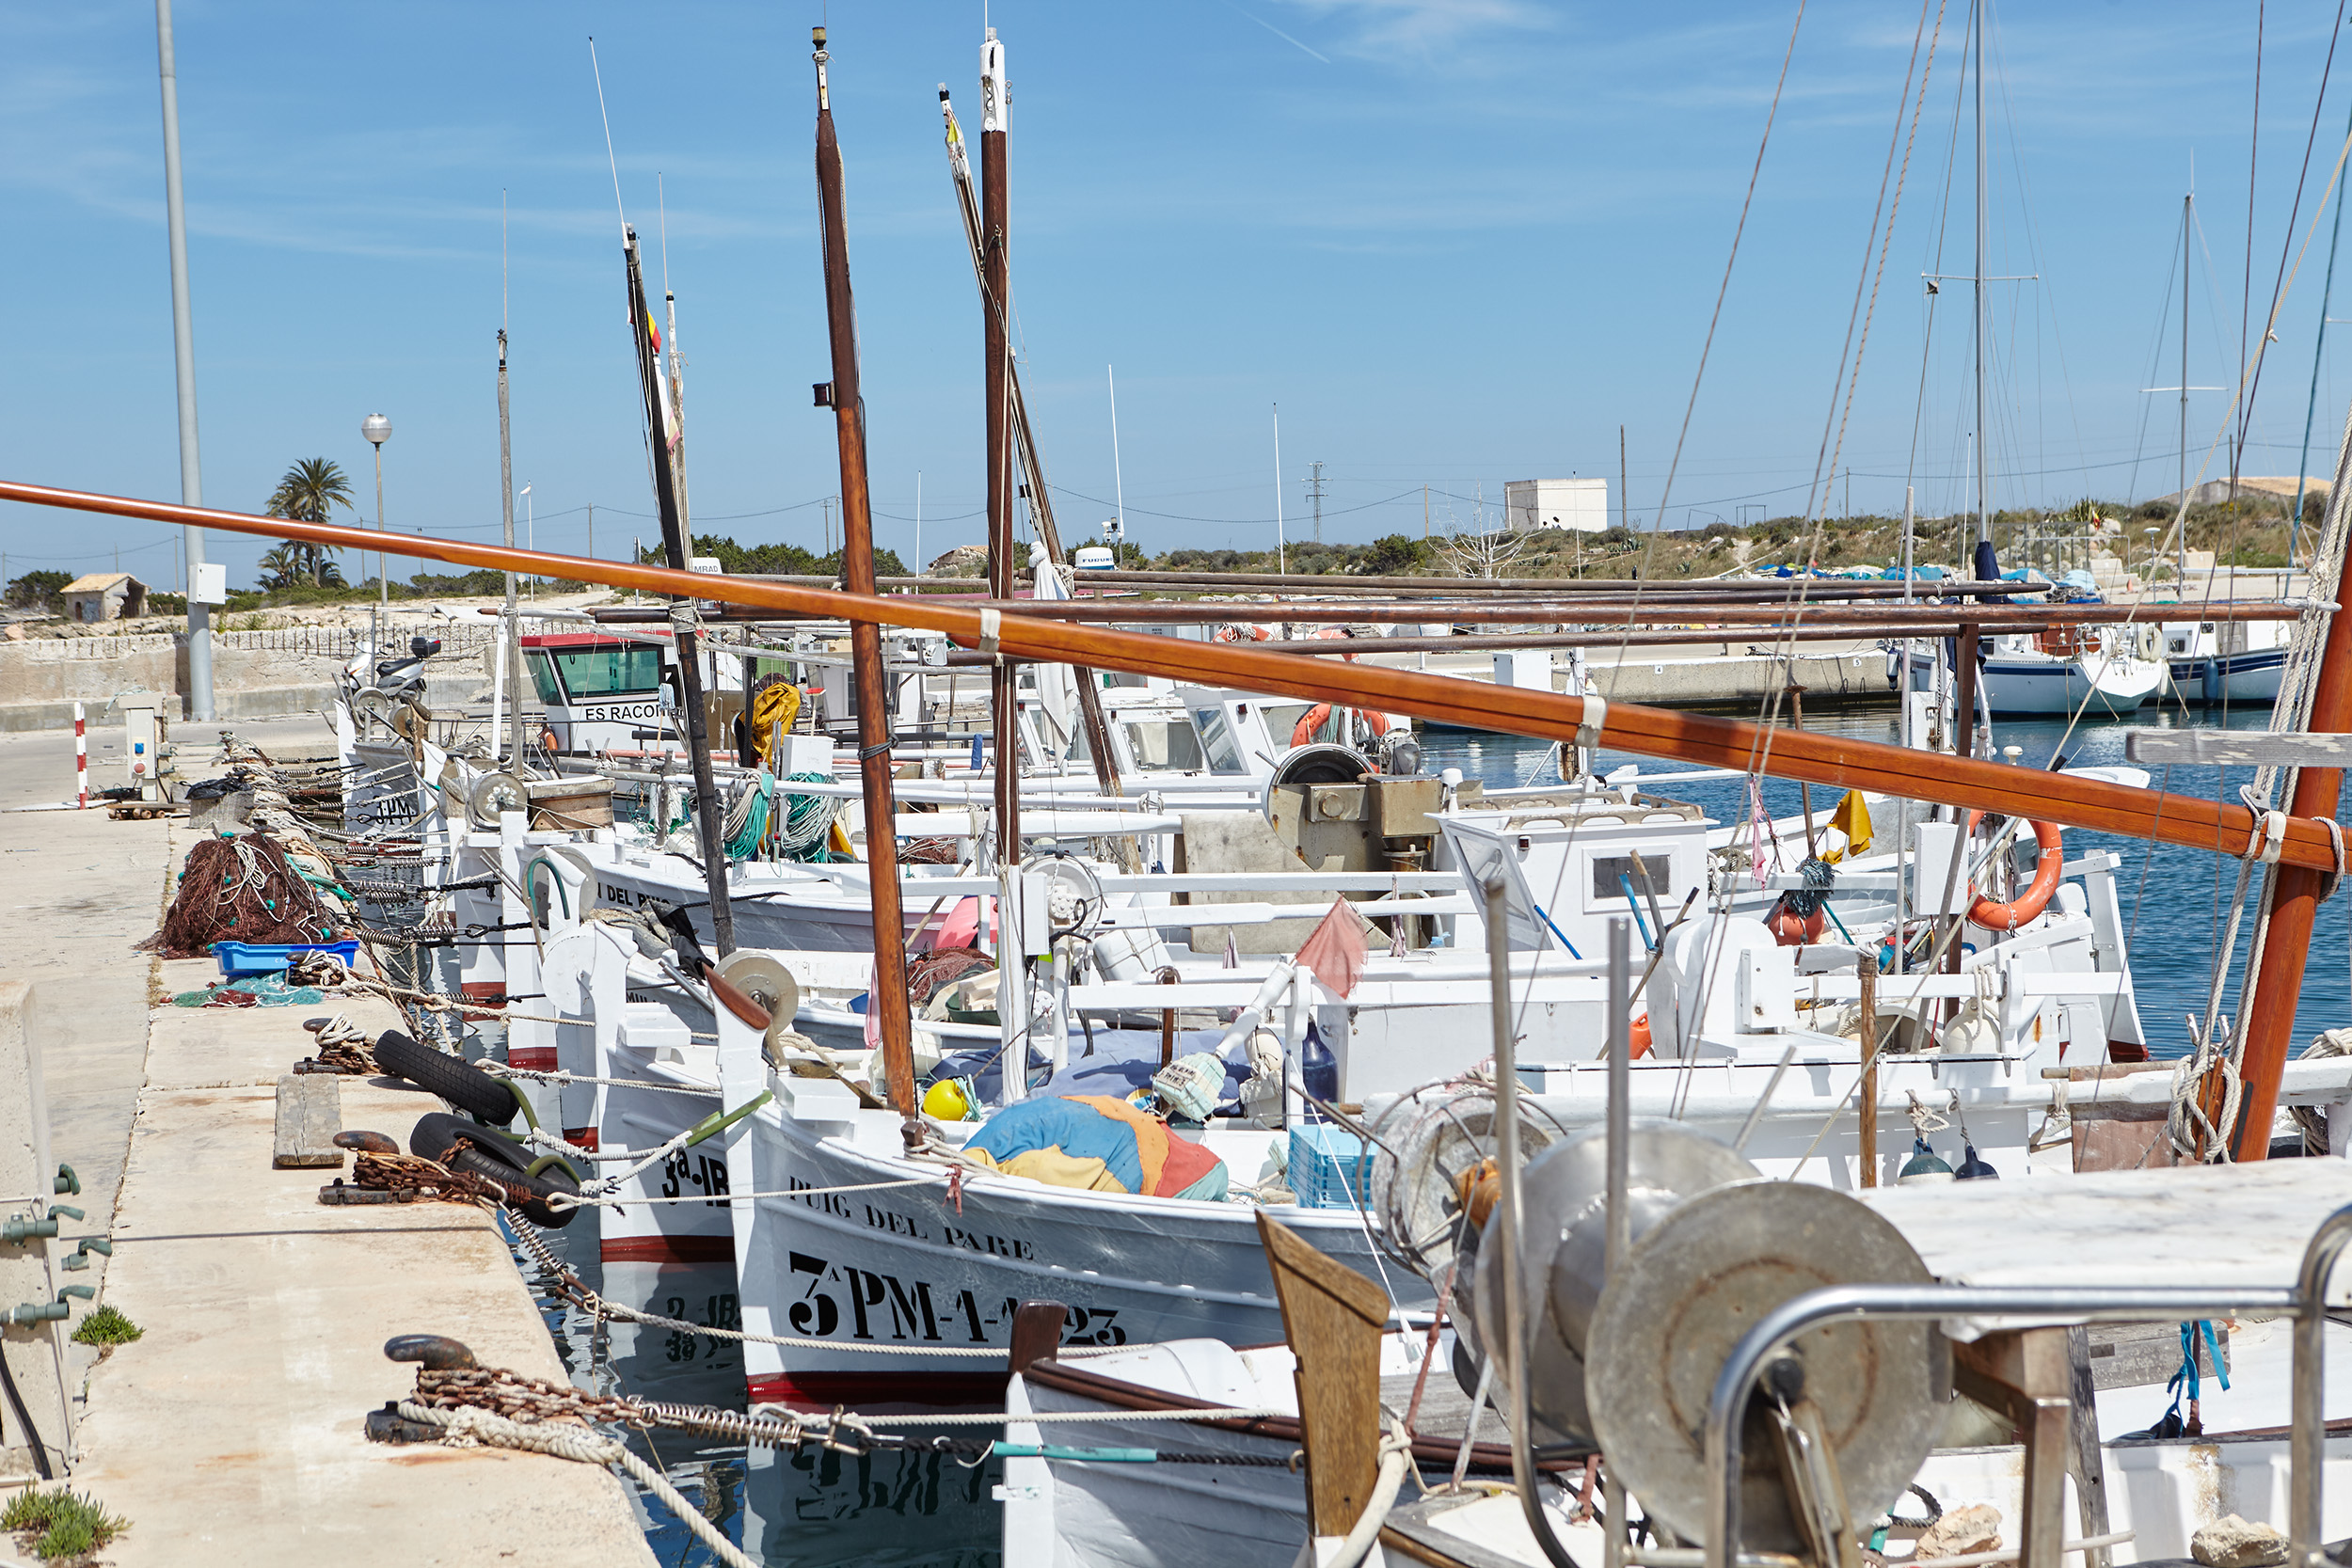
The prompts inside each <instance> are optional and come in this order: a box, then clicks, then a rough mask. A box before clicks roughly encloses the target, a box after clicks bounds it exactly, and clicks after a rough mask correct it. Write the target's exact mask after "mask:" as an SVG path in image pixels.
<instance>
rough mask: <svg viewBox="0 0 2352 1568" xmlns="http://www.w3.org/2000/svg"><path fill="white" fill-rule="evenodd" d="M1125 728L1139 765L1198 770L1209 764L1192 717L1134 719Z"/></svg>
mask: <svg viewBox="0 0 2352 1568" xmlns="http://www.w3.org/2000/svg"><path fill="white" fill-rule="evenodd" d="M1123 728H1125V730H1126V732H1127V749H1128V750H1129V751H1130V752H1134V753H1135V758H1136V767H1137V768H1161V769H1167V770H1169V771H1173V772H1178V773H1198V772H1200V771H1201V770H1202V769H1203V768H1206V767H1207V766H1208V765H1207V763H1206V762H1205V761H1204V760H1203V759H1202V757H1201V755H1200V735H1199V734H1198V733H1197V732H1195V731H1194V729H1193V727H1192V721H1191V720H1189V719H1130V720H1128V721H1126V722H1125V724H1124V725H1123Z"/></svg>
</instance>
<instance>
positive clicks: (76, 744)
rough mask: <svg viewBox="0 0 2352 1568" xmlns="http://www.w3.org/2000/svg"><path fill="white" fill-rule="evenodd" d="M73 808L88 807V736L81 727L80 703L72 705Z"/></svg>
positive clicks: (80, 809) (82, 808) (86, 808)
mask: <svg viewBox="0 0 2352 1568" xmlns="http://www.w3.org/2000/svg"><path fill="white" fill-rule="evenodd" d="M73 809H74V810H75V811H87V810H88V809H89V736H88V735H87V733H86V732H85V731H84V730H83V728H82V705H81V704H79V703H76V704H74V705H73Z"/></svg>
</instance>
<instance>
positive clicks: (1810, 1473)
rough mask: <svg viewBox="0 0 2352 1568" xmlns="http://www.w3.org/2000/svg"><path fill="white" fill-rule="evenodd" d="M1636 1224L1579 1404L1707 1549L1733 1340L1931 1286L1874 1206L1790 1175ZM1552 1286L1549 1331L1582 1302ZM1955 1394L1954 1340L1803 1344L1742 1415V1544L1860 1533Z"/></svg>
mask: <svg viewBox="0 0 2352 1568" xmlns="http://www.w3.org/2000/svg"><path fill="white" fill-rule="evenodd" d="M1596 1143H1597V1140H1596ZM1638 1147H1639V1146H1638V1145H1637V1148H1638ZM1636 1158H1637V1160H1638V1159H1639V1155H1638V1154H1637V1156H1636ZM1532 1174H1533V1173H1532V1172H1531V1175H1532ZM1637 1232H1638V1233H1637V1234H1636V1236H1635V1238H1634V1241H1633V1244H1632V1246H1631V1247H1630V1248H1629V1250H1628V1252H1627V1254H1626V1258H1625V1262H1624V1266H1623V1268H1622V1269H1621V1271H1620V1272H1619V1273H1618V1274H1617V1275H1614V1276H1613V1277H1611V1278H1610V1279H1608V1280H1607V1281H1606V1282H1605V1283H1604V1284H1603V1286H1602V1288H1601V1290H1600V1292H1599V1296H1598V1299H1597V1303H1595V1304H1593V1306H1592V1307H1591V1310H1590V1317H1589V1322H1588V1326H1587V1328H1586V1329H1585V1332H1584V1335H1583V1345H1582V1349H1583V1353H1584V1362H1585V1366H1586V1369H1587V1370H1586V1373H1585V1377H1584V1397H1585V1400H1586V1402H1587V1403H1588V1405H1589V1408H1590V1415H1591V1419H1592V1432H1593V1435H1594V1436H1595V1437H1596V1438H1597V1439H1598V1441H1599V1443H1600V1446H1601V1450H1602V1452H1603V1453H1604V1454H1606V1455H1607V1457H1608V1463H1609V1465H1610V1468H1611V1472H1612V1474H1613V1476H1615V1477H1616V1478H1618V1479H1620V1480H1622V1481H1624V1482H1625V1484H1626V1487H1627V1489H1628V1490H1629V1491H1630V1492H1631V1493H1632V1494H1633V1495H1634V1496H1636V1497H1640V1498H1641V1499H1642V1504H1643V1507H1644V1508H1645V1509H1646V1510H1647V1511H1648V1513H1649V1514H1650V1515H1651V1517H1653V1518H1655V1519H1658V1520H1659V1521H1661V1522H1662V1523H1663V1524H1665V1525H1666V1526H1667V1527H1668V1528H1671V1529H1673V1530H1674V1531H1675V1532H1676V1533H1677V1534H1678V1535H1680V1536H1682V1537H1684V1538H1685V1539H1686V1540H1698V1539H1701V1538H1703V1537H1704V1535H1705V1533H1706V1528H1707V1495H1708V1476H1707V1469H1706V1465H1705V1462H1704V1457H1703V1455H1702V1452H1701V1449H1700V1442H1701V1433H1702V1431H1703V1430H1704V1427H1705V1423H1706V1418H1707V1408H1708V1396H1709V1394H1710V1392H1711V1390H1712V1389H1713V1386H1714V1383H1715V1378H1716V1375H1717V1374H1718V1373H1719V1372H1720V1371H1721V1370H1722V1369H1723V1366H1724V1361H1725V1360H1726V1359H1727V1358H1728V1357H1729V1355H1730V1353H1731V1351H1732V1348H1733V1347H1734V1346H1735V1345H1737V1344H1738V1343H1739V1341H1740V1338H1741V1337H1742V1336H1744V1335H1745V1334H1746V1333H1747V1331H1748V1330H1749V1329H1750V1328H1751V1327H1753V1326H1754V1325H1755V1324H1756V1322H1757V1321H1758V1320H1759V1319H1761V1318H1762V1317H1763V1316H1764V1315H1765V1314H1766V1313H1767V1312H1770V1311H1771V1310H1772V1308H1774V1307H1778V1306H1780V1305H1781V1304H1782V1303H1784V1302H1786V1301H1788V1300H1789V1299H1791V1298H1792V1297H1795V1296H1799V1295H1802V1294H1804V1293H1805V1292H1807V1291H1816V1290H1820V1289H1821V1288H1823V1287H1825V1286H1832V1285H1860V1284H1915V1285H1926V1284H1931V1283H1932V1282H1933V1280H1932V1276H1931V1275H1930V1274H1929V1273H1928V1270H1927V1265H1925V1264H1924V1263H1922V1262H1921V1261H1920V1260H1919V1255H1918V1254H1917V1253H1916V1252H1915V1251H1914V1250H1913V1249H1912V1246H1911V1243H1909V1242H1907V1241H1905V1240H1904V1239H1903V1237H1902V1234H1901V1232H1899V1230H1897V1229H1896V1228H1895V1227H1894V1226H1893V1225H1891V1224H1889V1223H1888V1222H1887V1221H1886V1220H1885V1219H1884V1218H1883V1217H1882V1216H1880V1214H1879V1213H1878V1212H1876V1211H1874V1210H1872V1209H1870V1208H1868V1207H1867V1206H1866V1205H1864V1204H1862V1203H1860V1202H1857V1201H1856V1200H1855V1199H1853V1198H1851V1197H1848V1196H1845V1195H1844V1194H1842V1193H1837V1192H1834V1191H1832V1190H1831V1189H1829V1188H1827V1187H1815V1186H1808V1185H1804V1184H1801V1183H1798V1182H1794V1181H1764V1180H1755V1181H1743V1182H1740V1183H1739V1184H1737V1185H1734V1186H1727V1187H1718V1188H1716V1189H1715V1190H1713V1191H1711V1192H1706V1193H1702V1194H1700V1195H1698V1196H1694V1197H1691V1198H1689V1199H1687V1200H1686V1201H1684V1202H1682V1203H1680V1204H1679V1205H1677V1206H1675V1207H1673V1208H1672V1209H1671V1210H1669V1211H1668V1212H1665V1213H1663V1214H1662V1215H1660V1216H1658V1217H1657V1218H1656V1219H1655V1220H1654V1221H1653V1222H1652V1223H1650V1224H1649V1225H1648V1226H1647V1227H1639V1222H1638V1221H1637ZM1531 1250H1532V1248H1531ZM1558 1275H1559V1270H1558V1269H1557V1268H1556V1267H1555V1269H1554V1281H1555V1285H1556V1284H1557V1281H1558ZM1550 1294H1551V1301H1550V1303H1549V1316H1550V1318H1551V1319H1552V1320H1553V1321H1560V1320H1567V1319H1573V1318H1574V1317H1576V1316H1577V1314H1578V1313H1579V1312H1580V1311H1581V1310H1582V1309H1583V1307H1582V1301H1581V1297H1580V1296H1579V1295H1578V1294H1577V1292H1575V1291H1566V1292H1564V1291H1560V1290H1558V1289H1555V1290H1554V1291H1552V1292H1550ZM1564 1295H1566V1296H1567V1297H1568V1298H1569V1299H1567V1300H1566V1301H1565V1302H1564V1301H1563V1296H1564ZM1564 1307H1565V1310H1564ZM1950 1387H1951V1351H1950V1347H1949V1345H1948V1344H1947V1342H1946V1341H1945V1339H1944V1338H1943V1337H1942V1335H1940V1334H1938V1333H1937V1332H1935V1331H1934V1329H1933V1327H1932V1325H1931V1324H1928V1323H1916V1322H1900V1323H1899V1322H1888V1321H1883V1320H1881V1321H1876V1322H1870V1321H1865V1322H1850V1323H1833V1324H1829V1325H1826V1326H1823V1327H1820V1328H1815V1329H1811V1330H1808V1331H1807V1332H1805V1333H1804V1334H1802V1335H1800V1336H1798V1337H1797V1338H1796V1339H1795V1340H1793V1341H1791V1343H1790V1345H1789V1346H1788V1349H1787V1350H1785V1351H1783V1352H1782V1353H1781V1354H1780V1355H1778V1356H1777V1357H1775V1358H1774V1359H1773V1361H1772V1362H1771V1363H1770V1364H1769V1365H1768V1366H1767V1368H1766V1370H1765V1376H1764V1377H1763V1378H1761V1379H1759V1386H1758V1388H1757V1390H1756V1393H1755V1394H1754V1395H1752V1396H1751V1399H1750V1401H1749V1405H1748V1409H1747V1412H1746V1414H1745V1416H1744V1418H1743V1420H1744V1425H1743V1427H1742V1429H1741V1431H1742V1448H1741V1454H1742V1463H1743V1466H1744V1468H1743V1470H1742V1474H1741V1476H1740V1497H1741V1501H1740V1520H1741V1529H1740V1545H1741V1547H1742V1549H1744V1550H1749V1551H1794V1552H1803V1553H1806V1554H1808V1555H1814V1554H1818V1552H1819V1551H1820V1545H1821V1543H1822V1541H1823V1539H1824V1538H1825V1537H1830V1538H1836V1537H1843V1538H1845V1539H1847V1540H1851V1534H1852V1532H1853V1531H1854V1530H1855V1529H1858V1528H1862V1525H1863V1524H1865V1523H1867V1520H1869V1519H1871V1518H1873V1517H1875V1516H1876V1515H1878V1514H1879V1513H1883V1512H1885V1510H1886V1509H1887V1508H1888V1506H1889V1505H1891V1504H1892V1503H1893V1502H1894V1501H1895V1499H1896V1497H1898V1496H1899V1494H1900V1493H1901V1492H1902V1489H1903V1488H1904V1487H1905V1486H1906V1485H1908V1484H1909V1483H1910V1482H1911V1481H1912V1479H1913V1478H1914V1477H1915V1476H1916V1475H1917V1474H1918V1471H1919V1465H1920V1464H1921V1463H1922V1462H1923V1461H1925V1460H1926V1458H1927V1456H1928V1449H1929V1448H1930V1447H1931V1444H1932V1443H1933V1441H1934V1438H1935V1433H1936V1432H1937V1429H1938V1428H1939V1427H1940V1426H1941V1424H1942V1422H1943V1418H1944V1415H1945V1406H1946V1404H1947V1401H1948V1399H1949V1391H1950ZM1792 1494H1793V1496H1794V1497H1795V1499H1797V1500H1795V1501H1793V1502H1792ZM1801 1515H1802V1516H1804V1520H1805V1522H1804V1523H1801V1522H1800V1517H1801ZM1824 1521H1828V1523H1826V1524H1824Z"/></svg>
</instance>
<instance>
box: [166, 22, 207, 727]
mask: <svg viewBox="0 0 2352 1568" xmlns="http://www.w3.org/2000/svg"><path fill="white" fill-rule="evenodd" d="M155 57H156V66H157V71H158V73H159V74H160V76H161V77H162V79H163V89H164V219H165V227H166V229H167V231H168V233H169V236H170V245H171V356H172V366H173V371H174V374H175V377H176V383H177V386H178V389H179V394H180V503H181V504H182V505H183V506H202V505H203V504H204V469H203V463H202V460H201V459H200V457H199V454H198V451H197V439H196V325H195V323H194V322H193V320H191V318H190V316H189V313H188V219H187V209H186V207H185V205H184V203H183V201H182V199H181V194H180V77H179V71H178V68H177V67H176V66H175V65H174V63H173V59H172V48H171V0H155ZM181 534H182V538H183V541H184V542H185V545H186V548H187V575H188V582H189V584H190V586H191V587H193V586H194V584H195V582H196V569H197V567H199V566H200V565H202V564H203V563H204V531H203V530H202V529H200V528H198V527H196V526H195V525H194V524H190V525H188V526H186V527H185V528H183V530H182V531H181ZM188 717H189V718H191V719H195V720H199V721H211V720H212V719H213V718H214V709H213V607H212V606H211V605H208V604H199V603H197V602H196V599H195V596H194V595H193V594H191V595H190V596H189V599H188Z"/></svg>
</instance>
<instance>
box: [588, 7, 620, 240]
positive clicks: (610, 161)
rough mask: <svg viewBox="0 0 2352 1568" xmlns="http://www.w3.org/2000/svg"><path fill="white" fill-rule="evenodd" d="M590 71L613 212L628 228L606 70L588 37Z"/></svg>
mask: <svg viewBox="0 0 2352 1568" xmlns="http://www.w3.org/2000/svg"><path fill="white" fill-rule="evenodd" d="M588 69H589V70H590V71H592V72H594V73H595V75H596V118H597V119H601V120H602V121H604V161H605V164H606V166H608V167H610V168H611V169H612V210H613V211H614V212H615V213H618V214H620V216H621V227H622V228H623V229H627V228H628V208H627V207H624V206H622V205H621V165H620V160H618V159H617V158H615V157H613V156H612V116H611V115H609V114H607V113H606V112H605V108H604V68H603V67H601V66H599V65H597V64H596V34H594V33H591V34H589V35H588Z"/></svg>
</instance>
